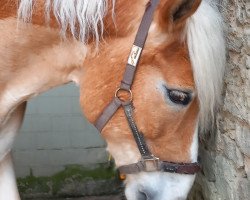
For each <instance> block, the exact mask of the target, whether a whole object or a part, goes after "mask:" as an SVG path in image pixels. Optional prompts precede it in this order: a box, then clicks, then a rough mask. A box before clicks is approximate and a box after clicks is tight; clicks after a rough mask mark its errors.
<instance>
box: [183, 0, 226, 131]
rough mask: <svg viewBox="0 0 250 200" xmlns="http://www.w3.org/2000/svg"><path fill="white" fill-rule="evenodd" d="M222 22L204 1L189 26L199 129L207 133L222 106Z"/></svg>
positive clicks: (223, 44)
mask: <svg viewBox="0 0 250 200" xmlns="http://www.w3.org/2000/svg"><path fill="white" fill-rule="evenodd" d="M223 29H224V24H223V19H222V17H221V16H220V13H219V11H218V9H217V7H216V6H215V5H214V4H213V2H212V1H210V0H203V1H202V3H201V5H200V7H199V8H198V10H197V11H196V12H195V14H194V15H193V16H192V17H190V19H189V20H188V23H187V42H188V48H189V54H190V58H191V62H192V67H193V73H194V79H195V85H196V89H197V93H198V98H199V106H200V114H199V125H200V128H201V130H202V131H206V130H208V129H209V128H210V126H211V125H213V122H214V116H215V111H216V110H217V108H218V105H219V104H220V103H221V97H222V95H221V93H222V87H223V76H224V70H225V63H226V56H225V54H226V53H225V50H226V47H225V40H224V30H223Z"/></svg>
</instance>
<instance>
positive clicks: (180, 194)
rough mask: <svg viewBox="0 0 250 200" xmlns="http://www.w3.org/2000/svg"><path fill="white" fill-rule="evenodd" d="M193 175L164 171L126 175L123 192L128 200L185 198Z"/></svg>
mask: <svg viewBox="0 0 250 200" xmlns="http://www.w3.org/2000/svg"><path fill="white" fill-rule="evenodd" d="M194 179H195V175H183V174H174V173H166V172H150V173H145V172H142V173H139V174H136V175H128V176H127V180H126V190H125V194H126V197H127V199H128V200H148V199H150V200H185V199H186V198H187V195H188V193H189V191H190V189H191V187H192V185H193V183H194Z"/></svg>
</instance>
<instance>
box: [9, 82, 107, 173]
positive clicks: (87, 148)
mask: <svg viewBox="0 0 250 200" xmlns="http://www.w3.org/2000/svg"><path fill="white" fill-rule="evenodd" d="M13 155H14V161H15V168H16V173H17V176H18V177H25V176H27V175H29V174H30V173H33V175H35V176H50V175H52V174H54V173H56V172H58V171H61V170H63V169H64V166H66V165H72V164H80V165H84V166H93V165H96V164H97V163H104V162H106V161H107V155H106V152H105V143H104V141H103V140H102V139H101V137H100V135H99V133H98V132H97V131H96V130H95V129H94V128H93V127H92V126H90V125H89V124H88V122H87V121H86V120H85V119H84V117H83V116H82V114H81V110H80V106H79V92H78V88H77V87H76V86H74V85H73V84H69V85H65V86H62V87H59V88H56V89H53V90H51V91H48V92H46V93H44V94H43V95H41V96H39V97H37V98H35V99H34V100H31V101H30V102H29V104H28V109H27V112H26V116H25V120H24V124H23V127H22V129H21V132H20V134H19V135H18V137H17V139H16V143H15V146H14V151H13Z"/></svg>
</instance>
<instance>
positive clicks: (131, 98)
mask: <svg viewBox="0 0 250 200" xmlns="http://www.w3.org/2000/svg"><path fill="white" fill-rule="evenodd" d="M119 91H125V92H127V93H129V100H128V101H130V102H132V100H133V93H132V91H131V90H130V89H129V90H126V89H123V88H118V89H117V90H116V91H115V97H116V98H118V99H119V100H120V101H122V102H126V100H125V101H124V100H121V99H120V97H118V93H119Z"/></svg>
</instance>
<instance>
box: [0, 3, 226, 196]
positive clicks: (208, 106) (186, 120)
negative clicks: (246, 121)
mask: <svg viewBox="0 0 250 200" xmlns="http://www.w3.org/2000/svg"><path fill="white" fill-rule="evenodd" d="M223 38H224V37H223V22H222V19H221V17H220V15H219V12H218V10H217V9H216V6H215V5H214V3H213V2H211V1H208V0H204V1H202V2H201V0H150V1H148V0H136V1H134V0H1V2H0V199H1V200H16V199H20V197H19V194H18V190H17V187H16V181H15V175H14V170H13V166H12V159H11V148H12V145H13V141H14V138H15V136H16V134H17V132H18V130H19V128H20V126H21V123H22V119H23V116H24V111H25V104H26V103H25V102H27V101H28V100H29V99H31V98H32V97H34V96H36V95H38V94H40V93H42V92H44V91H47V90H49V89H50V88H53V87H56V86H59V85H63V84H66V83H68V82H72V81H73V82H75V83H76V84H77V85H79V87H80V104H81V107H82V111H83V113H84V114H85V116H86V117H87V119H88V120H89V121H90V122H91V123H93V124H95V125H96V127H97V128H98V129H99V130H100V131H101V133H102V136H103V138H104V139H105V140H106V142H107V150H108V151H109V152H110V154H111V155H112V156H113V158H114V160H115V164H116V167H117V168H118V169H119V170H120V171H121V173H124V174H126V175H127V176H126V180H125V184H126V189H125V194H126V197H127V199H128V200H143V199H150V200H177V199H186V197H187V195H188V192H189V190H190V188H191V187H192V184H193V182H194V179H195V173H196V172H197V171H198V170H199V164H198V162H197V156H198V155H197V154H198V130H200V132H205V131H206V130H208V129H209V128H210V127H211V126H212V122H213V121H214V113H215V110H216V109H217V108H218V105H219V102H220V98H221V89H222V85H223V84H222V82H223V81H222V79H223V74H224V66H225V44H224V39H223ZM131 49H132V50H131ZM123 74H124V75H123ZM121 80H122V82H121ZM132 83H133V84H132ZM27 140H28V138H27Z"/></svg>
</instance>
